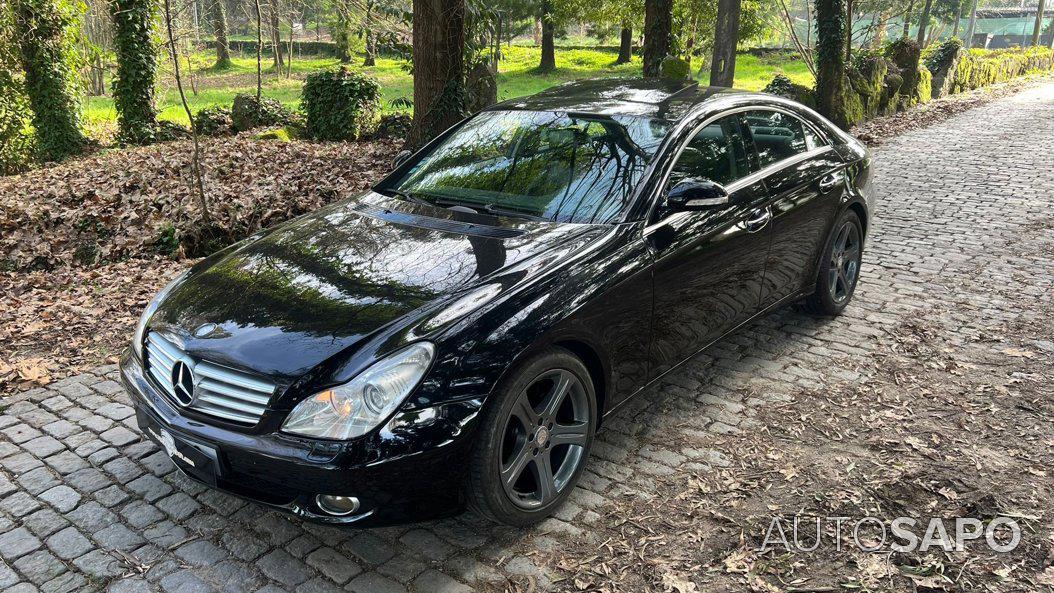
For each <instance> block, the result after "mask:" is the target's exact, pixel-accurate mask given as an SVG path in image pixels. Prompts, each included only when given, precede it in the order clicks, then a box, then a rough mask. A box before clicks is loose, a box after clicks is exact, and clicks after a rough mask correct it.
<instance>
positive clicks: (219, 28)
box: [211, 0, 231, 68]
mask: <svg viewBox="0 0 1054 593" xmlns="http://www.w3.org/2000/svg"><path fill="white" fill-rule="evenodd" d="M223 3H224V0H212V11H211V14H212V30H213V33H214V35H215V36H216V66H215V67H216V68H229V67H230V65H231V45H230V42H229V41H228V40H227V13H226V9H225V8H224V6H223Z"/></svg>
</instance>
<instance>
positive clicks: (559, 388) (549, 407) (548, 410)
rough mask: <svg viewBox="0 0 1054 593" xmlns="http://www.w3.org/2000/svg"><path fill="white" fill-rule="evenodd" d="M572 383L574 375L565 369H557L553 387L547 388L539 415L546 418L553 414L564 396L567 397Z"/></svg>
mask: <svg viewBox="0 0 1054 593" xmlns="http://www.w3.org/2000/svg"><path fill="white" fill-rule="evenodd" d="M574 383H575V377H574V375H572V374H571V373H569V372H567V371H559V374H558V375H557V376H556V382H555V384H554V385H553V388H552V389H551V390H549V393H548V395H546V398H545V402H544V403H543V404H542V412H541V414H539V416H540V417H541V418H545V419H546V420H549V419H551V418H552V417H553V416H555V415H556V411H557V410H559V409H560V404H562V403H563V402H564V398H565V397H567V394H568V392H569V391H571V387H572V386H573V385H574Z"/></svg>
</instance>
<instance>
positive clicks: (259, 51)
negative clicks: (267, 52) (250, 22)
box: [253, 0, 263, 118]
mask: <svg viewBox="0 0 1054 593" xmlns="http://www.w3.org/2000/svg"><path fill="white" fill-rule="evenodd" d="M253 4H254V6H255V7H256V117H257V118H259V117H260V101H261V100H262V99H263V14H262V12H263V11H261V10H260V0H253Z"/></svg>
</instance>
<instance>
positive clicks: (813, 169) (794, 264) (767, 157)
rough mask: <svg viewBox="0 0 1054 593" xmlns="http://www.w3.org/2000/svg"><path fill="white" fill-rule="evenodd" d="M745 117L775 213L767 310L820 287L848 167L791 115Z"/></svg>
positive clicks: (764, 293)
mask: <svg viewBox="0 0 1054 593" xmlns="http://www.w3.org/2000/svg"><path fill="white" fill-rule="evenodd" d="M742 117H743V124H744V127H745V128H746V130H747V132H748V138H749V142H750V143H751V144H752V146H753V149H754V150H755V151H756V154H757V157H758V160H759V166H760V167H761V175H762V178H763V179H764V181H765V186H766V189H767V192H768V195H769V199H770V201H769V208H770V210H771V213H772V224H771V226H772V243H771V248H770V249H769V253H768V258H767V260H766V262H765V280H764V282H763V284H762V290H761V306H762V307H767V306H770V305H772V304H775V303H777V302H779V301H780V300H782V299H785V298H787V297H790V296H793V295H796V294H798V293H799V292H801V291H802V290H804V289H808V288H810V287H811V285H812V283H813V282H814V281H815V267H816V262H817V261H818V258H819V254H820V250H822V249H823V243H824V241H825V240H826V237H827V233H828V231H829V229H830V225H831V223H832V222H833V220H834V215H835V212H837V210H838V208H839V201H840V200H841V198H842V197H843V195H844V193H845V172H844V170H843V167H844V164H843V162H842V160H841V158H840V157H839V156H838V153H837V152H836V151H835V150H834V149H833V148H832V147H831V146H830V145H829V144H828V143H827V141H826V140H825V139H824V138H823V136H821V135H820V134H819V133H818V132H817V131H816V130H814V129H813V128H812V127H811V126H810V125H809V124H808V123H806V122H805V121H803V120H802V119H800V118H798V117H797V116H795V115H792V114H790V113H789V112H784V111H780V110H775V109H761V108H759V109H757V110H754V111H748V112H746V113H744V114H743V116H742Z"/></svg>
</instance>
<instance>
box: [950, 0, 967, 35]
mask: <svg viewBox="0 0 1054 593" xmlns="http://www.w3.org/2000/svg"><path fill="white" fill-rule="evenodd" d="M965 2H966V0H960V2H959V9H958V10H957V11H956V12H955V28H954V29H953V30H952V37H956V38H957V37H959V23H960V22H961V21H962V20H963V8H966V4H965Z"/></svg>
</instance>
